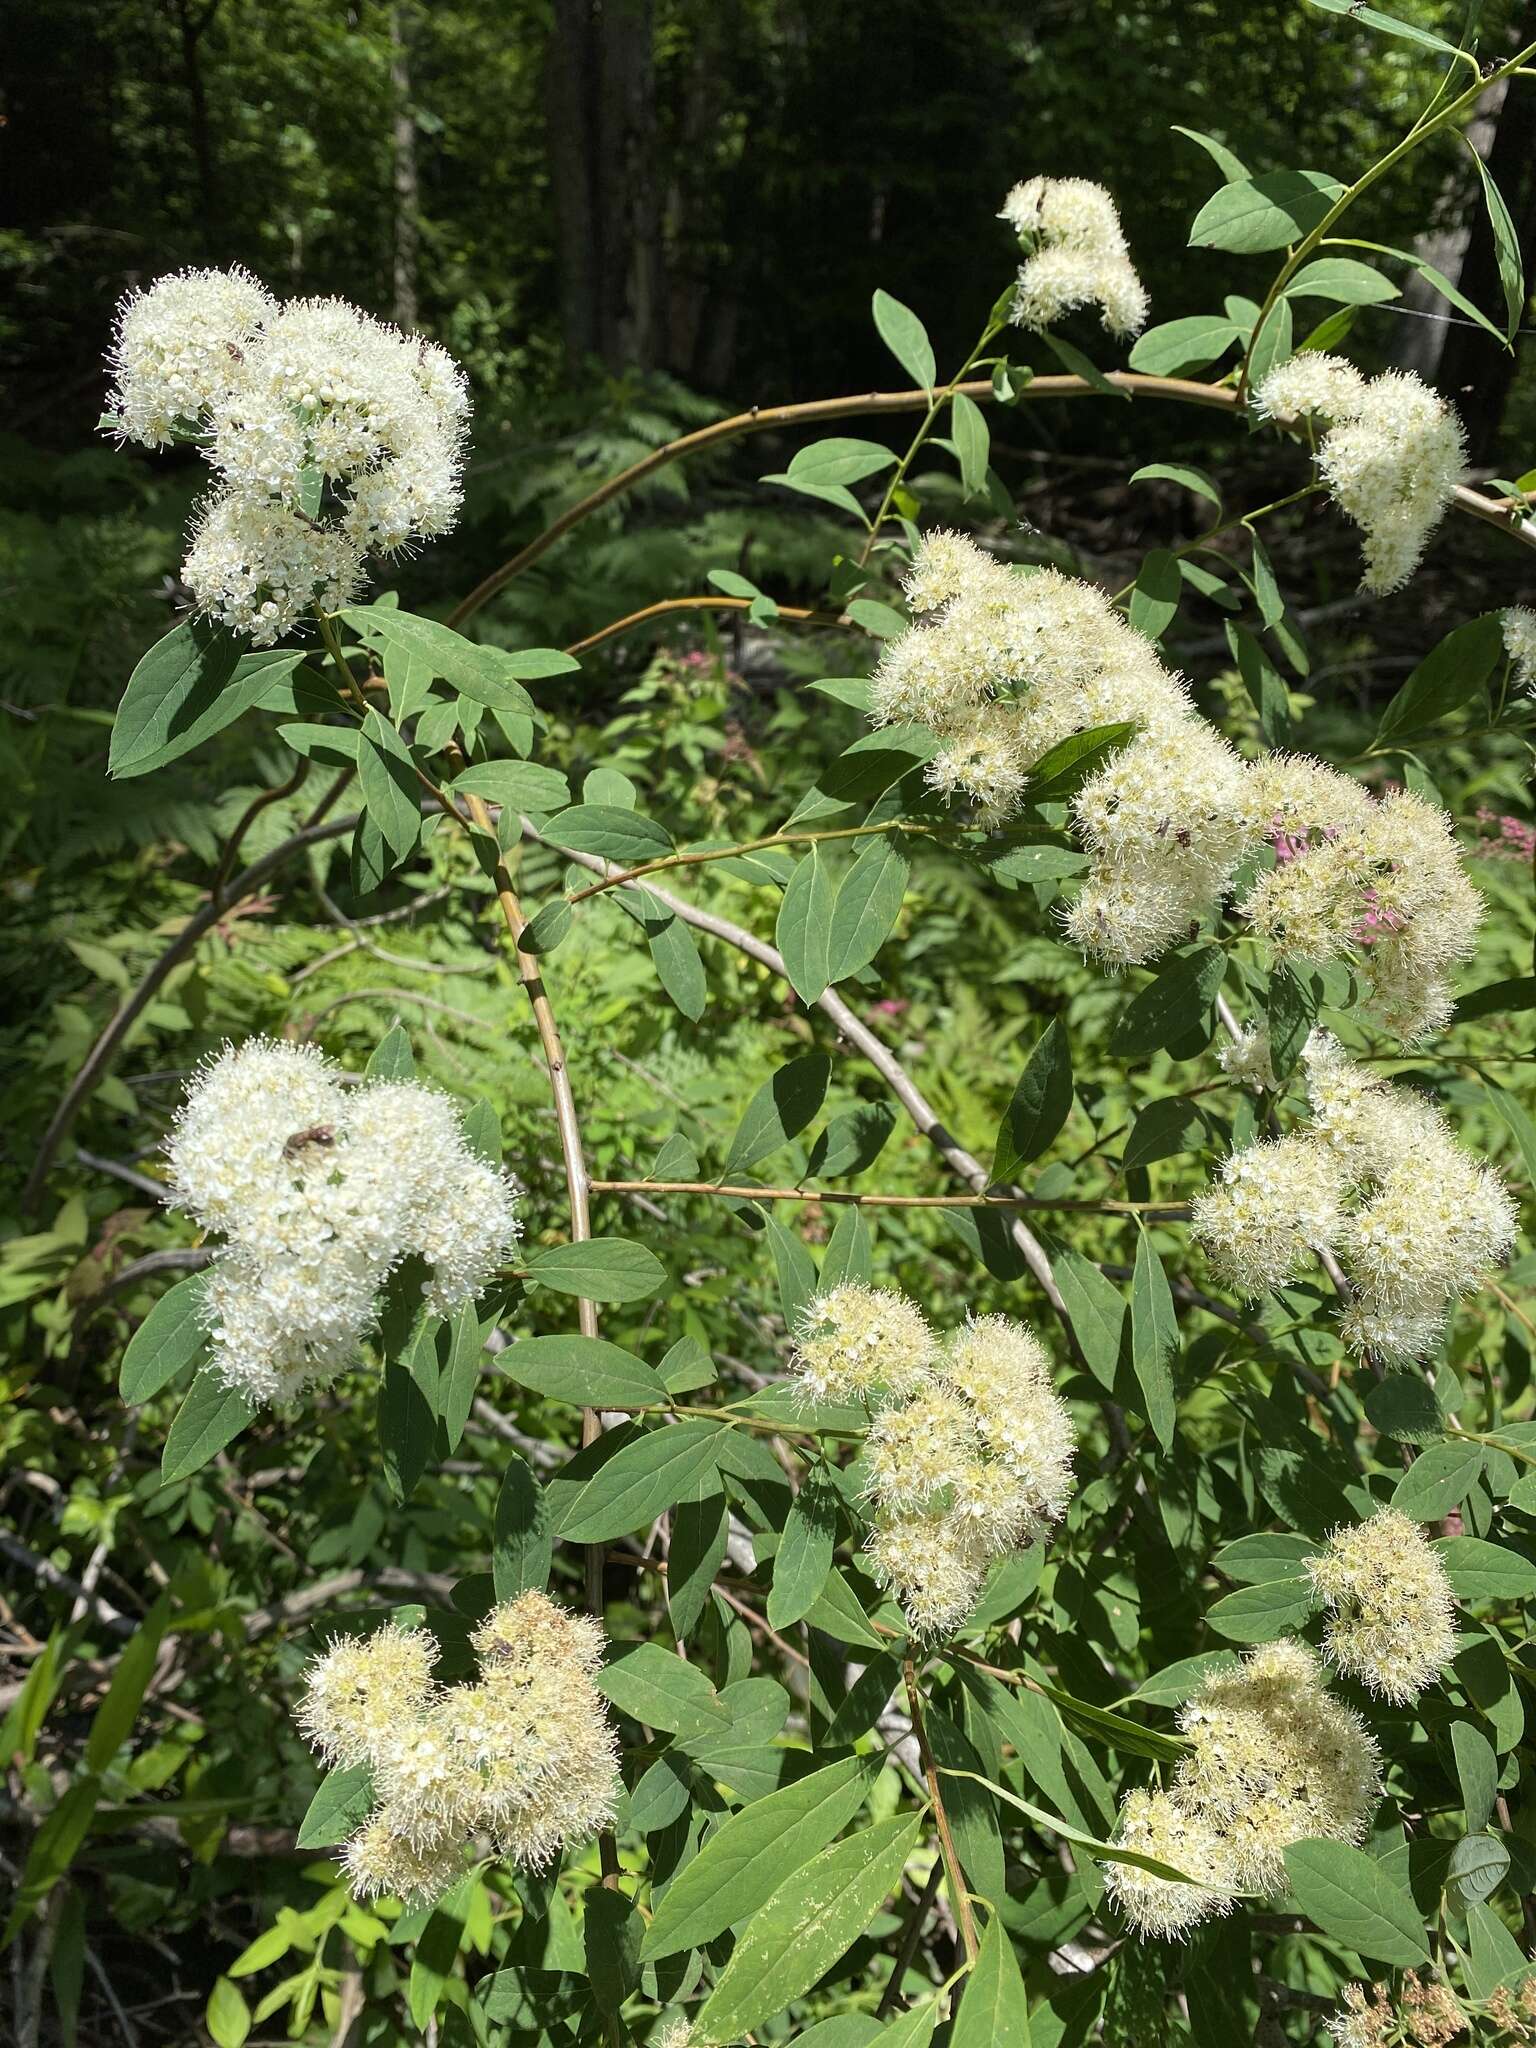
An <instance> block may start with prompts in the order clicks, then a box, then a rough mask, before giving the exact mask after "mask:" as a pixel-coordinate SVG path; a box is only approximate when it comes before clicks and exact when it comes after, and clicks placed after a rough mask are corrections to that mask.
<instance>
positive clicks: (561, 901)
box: [517, 896, 576, 953]
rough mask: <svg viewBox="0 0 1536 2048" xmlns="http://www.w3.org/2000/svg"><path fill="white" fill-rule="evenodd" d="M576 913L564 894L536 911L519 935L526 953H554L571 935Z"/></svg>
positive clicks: (520, 946)
mask: <svg viewBox="0 0 1536 2048" xmlns="http://www.w3.org/2000/svg"><path fill="white" fill-rule="evenodd" d="M575 923H576V913H575V911H574V910H573V909H572V908H571V906H570V904H569V903H568V902H567V901H566V899H565V898H564V897H563V896H556V897H554V898H552V899H551V901H550V902H548V903H546V904H545V905H544V908H543V909H542V910H538V911H535V912H534V914H533V916H532V917H530V918H529V920H528V922H527V923H526V924H525V925H524V926H523V928H522V930H521V931H520V932H519V933H518V935H517V943H518V946H519V948H520V949H521V950H522V951H523V952H524V953H553V952H554V950H555V948H556V947H557V946H560V945H563V944H564V942H565V941H566V940H567V939H568V938H569V937H570V935H571V932H572V930H573V929H574V927H575Z"/></svg>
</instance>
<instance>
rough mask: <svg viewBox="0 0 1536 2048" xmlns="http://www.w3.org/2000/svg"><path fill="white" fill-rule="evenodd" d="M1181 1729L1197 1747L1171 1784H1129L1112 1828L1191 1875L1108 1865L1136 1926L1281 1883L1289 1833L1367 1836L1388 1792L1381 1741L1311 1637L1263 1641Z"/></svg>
mask: <svg viewBox="0 0 1536 2048" xmlns="http://www.w3.org/2000/svg"><path fill="white" fill-rule="evenodd" d="M1179 1727H1180V1729H1181V1730H1182V1732H1183V1733H1184V1734H1185V1735H1186V1736H1187V1737H1188V1738H1189V1740H1190V1743H1191V1745H1192V1747H1191V1748H1190V1750H1189V1751H1188V1752H1187V1754H1186V1755H1184V1756H1183V1757H1182V1758H1181V1759H1180V1760H1179V1763H1178V1764H1177V1765H1176V1767H1175V1769H1174V1773H1173V1779H1172V1782H1171V1784H1170V1785H1169V1787H1168V1789H1167V1790H1166V1791H1148V1790H1144V1791H1138V1792H1132V1793H1131V1794H1130V1795H1129V1796H1128V1797H1127V1799H1126V1801H1125V1803H1124V1805H1123V1806H1122V1808H1121V1812H1120V1825H1119V1827H1118V1829H1117V1830H1116V1837H1115V1839H1116V1841H1117V1842H1119V1843H1121V1844H1122V1845H1123V1846H1124V1847H1126V1848H1130V1849H1137V1850H1140V1851H1141V1852H1142V1853H1143V1854H1145V1855H1149V1856H1155V1857H1157V1858H1158V1860H1159V1861H1161V1862H1165V1863H1169V1864H1171V1865H1172V1866H1173V1868H1174V1869H1176V1870H1182V1871H1183V1872H1184V1874H1185V1876H1186V1877H1188V1878H1192V1879H1194V1880H1195V1882H1193V1883H1191V1884H1179V1883H1175V1882H1174V1881H1173V1880H1172V1879H1168V1878H1161V1877H1157V1876H1154V1875H1153V1873H1152V1872H1151V1871H1147V1870H1141V1869H1138V1868H1137V1867H1136V1866H1135V1865H1134V1864H1124V1863H1110V1864H1106V1866H1105V1873H1104V1874H1105V1880H1106V1883H1107V1884H1108V1887H1109V1890H1110V1893H1111V1895H1112V1896H1113V1898H1114V1899H1115V1902H1116V1904H1117V1905H1118V1906H1119V1907H1120V1910H1121V1912H1122V1913H1124V1915H1125V1917H1126V1919H1127V1920H1128V1921H1129V1922H1130V1924H1131V1926H1132V1927H1133V1928H1134V1929H1135V1931H1136V1932H1137V1933H1138V1934H1143V1935H1145V1934H1155V1935H1161V1936H1181V1935H1184V1934H1186V1933H1187V1932H1188V1931H1189V1929H1190V1928H1191V1927H1193V1926H1195V1925H1196V1924H1197V1923H1198V1922H1199V1921H1201V1920H1205V1919H1209V1918H1210V1917H1211V1916H1212V1915H1213V1914H1218V1913H1225V1912H1227V1911H1228V1910H1229V1909H1230V1907H1231V1905H1232V1903H1233V1900H1234V1897H1235V1896H1236V1894H1238V1893H1239V1892H1257V1893H1260V1894H1265V1895H1267V1894H1270V1893H1274V1892H1278V1891H1280V1890H1282V1889H1283V1888H1284V1885H1285V1850H1286V1847H1287V1845H1288V1844H1289V1843H1291V1842H1299V1841H1302V1840H1304V1839H1313V1838H1319V1837H1320V1838H1323V1839H1326V1840H1330V1841H1338V1842H1358V1841H1359V1840H1360V1838H1361V1837H1362V1835H1364V1833H1365V1831H1366V1828H1367V1827H1368V1825H1369V1823H1370V1817H1371V1814H1372V1812H1373V1810H1374V1808H1375V1804H1376V1801H1377V1800H1378V1799H1379V1798H1380V1796H1381V1768H1380V1758H1379V1755H1378V1753H1377V1749H1376V1745H1375V1743H1374V1741H1373V1740H1372V1738H1371V1735H1370V1732H1369V1730H1368V1729H1367V1728H1366V1725H1365V1723H1364V1722H1363V1721H1362V1720H1361V1719H1360V1717H1359V1715H1358V1714H1355V1713H1353V1712H1351V1710H1350V1709H1349V1708H1348V1707H1346V1706H1345V1705H1344V1704H1343V1703H1342V1702H1341V1701H1340V1700H1337V1699H1335V1698H1334V1696H1333V1694H1332V1693H1330V1692H1329V1690H1328V1688H1327V1686H1326V1684H1325V1683H1324V1679H1323V1671H1322V1667H1321V1665H1320V1664H1319V1663H1318V1660H1317V1657H1316V1655H1315V1654H1314V1653H1313V1652H1312V1651H1311V1650H1309V1649H1308V1648H1307V1647H1306V1645H1305V1644H1304V1643H1299V1642H1296V1641H1294V1640H1293V1639H1291V1638H1289V1637H1287V1638H1285V1639H1283V1640H1282V1641H1280V1642H1276V1643H1264V1644H1261V1645H1260V1646H1259V1647H1258V1648H1257V1649H1255V1650H1252V1651H1250V1652H1249V1654H1248V1655H1247V1656H1246V1657H1245V1658H1244V1659H1243V1661H1242V1662H1241V1663H1240V1664H1239V1665H1238V1666H1237V1667H1236V1668H1235V1669H1230V1670H1225V1671H1218V1672H1215V1673H1213V1674H1212V1675H1211V1676H1210V1677H1208V1678H1207V1679H1206V1680H1205V1681H1204V1682H1203V1684H1202V1685H1201V1686H1200V1688H1199V1690H1198V1691H1197V1692H1196V1693H1195V1694H1194V1695H1193V1696H1192V1697H1191V1699H1190V1700H1189V1701H1188V1702H1187V1703H1186V1705H1185V1706H1184V1708H1183V1709H1182V1711H1181V1712H1180V1715H1179Z"/></svg>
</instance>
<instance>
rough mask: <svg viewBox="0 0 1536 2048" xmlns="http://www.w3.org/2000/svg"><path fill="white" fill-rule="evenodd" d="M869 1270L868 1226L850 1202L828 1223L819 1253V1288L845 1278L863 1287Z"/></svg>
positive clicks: (838, 1283) (870, 1267)
mask: <svg viewBox="0 0 1536 2048" xmlns="http://www.w3.org/2000/svg"><path fill="white" fill-rule="evenodd" d="M871 1272H872V1265H871V1255H870V1243H869V1226H868V1224H866V1223H865V1221H864V1217H863V1213H862V1212H861V1211H860V1210H858V1209H856V1208H854V1207H852V1206H851V1205H850V1206H849V1207H848V1208H845V1209H844V1210H843V1212H842V1214H841V1215H840V1216H839V1217H838V1219H837V1221H836V1223H835V1224H834V1225H833V1226H832V1235H831V1236H830V1237H829V1238H828V1239H827V1248H826V1250H825V1251H824V1252H823V1253H822V1256H821V1286H822V1290H823V1292H825V1291H826V1290H827V1289H829V1288H833V1287H841V1286H842V1285H843V1283H844V1281H847V1280H856V1281H858V1282H860V1283H861V1284H862V1285H864V1286H866V1287H867V1286H868V1285H869V1281H870V1277H871Z"/></svg>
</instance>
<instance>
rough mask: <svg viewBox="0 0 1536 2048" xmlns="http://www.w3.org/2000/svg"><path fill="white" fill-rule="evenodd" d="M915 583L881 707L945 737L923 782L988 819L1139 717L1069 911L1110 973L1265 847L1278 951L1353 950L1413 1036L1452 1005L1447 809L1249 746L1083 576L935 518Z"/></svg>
mask: <svg viewBox="0 0 1536 2048" xmlns="http://www.w3.org/2000/svg"><path fill="white" fill-rule="evenodd" d="M905 587H906V593H907V598H908V601H909V603H910V604H911V607H912V609H913V611H914V612H915V613H916V614H917V615H918V617H917V619H916V621H915V622H914V624H913V625H912V626H910V627H909V628H908V630H907V631H906V632H905V633H902V634H900V635H898V636H897V637H896V638H895V639H893V640H891V641H889V642H887V644H886V646H885V648H884V650H883V652H882V655H881V659H880V663H879V666H878V667H877V669H876V671H875V674H874V677H873V681H872V709H871V715H872V717H873V718H874V721H875V723H876V724H877V725H891V724H898V723H903V722H915V723H919V724H922V725H926V726H927V727H929V728H930V730H932V731H933V732H934V733H935V734H937V736H938V738H939V740H940V742H941V745H940V748H939V751H938V753H937V755H936V757H935V758H934V760H933V762H932V763H931V765H930V767H929V770H928V775H929V780H930V782H931V783H932V784H933V785H934V786H935V787H936V788H938V789H939V790H941V791H942V792H943V793H944V794H945V795H946V796H950V797H953V796H955V795H959V794H963V795H966V796H969V797H970V798H971V799H972V800H973V801H974V802H975V803H976V804H977V805H978V806H979V807H980V812H981V818H982V821H983V822H984V823H997V822H1000V821H1001V820H1003V819H1004V818H1006V817H1007V816H1008V815H1009V813H1010V812H1012V811H1014V810H1017V809H1018V807H1019V805H1020V803H1021V802H1022V801H1023V800H1024V798H1025V797H1026V795H1027V790H1028V782H1029V775H1030V771H1031V769H1032V768H1033V767H1034V765H1035V764H1036V763H1037V762H1038V761H1039V760H1040V759H1041V757H1042V756H1043V755H1045V754H1046V753H1047V752H1049V750H1050V749H1051V748H1053V747H1055V746H1057V745H1058V744H1059V743H1060V742H1061V741H1063V740H1065V739H1067V738H1069V737H1070V736H1071V735H1072V734H1074V733H1079V732H1084V731H1087V730H1090V729H1093V728H1096V727H1101V726H1108V725H1117V724H1130V725H1133V726H1134V727H1135V728H1136V731H1135V736H1134V737H1133V738H1132V739H1131V741H1130V742H1129V744H1127V745H1126V746H1123V747H1122V748H1121V749H1120V750H1119V751H1118V752H1117V753H1116V754H1114V755H1113V757H1112V758H1111V759H1110V760H1109V761H1108V762H1107V763H1106V764H1105V765H1104V766H1103V767H1101V768H1099V769H1098V770H1097V772H1096V773H1094V774H1093V775H1091V776H1090V777H1089V778H1088V780H1087V781H1086V782H1085V783H1084V784H1083V786H1082V788H1081V789H1080V790H1079V791H1078V793H1077V795H1076V796H1075V797H1074V798H1073V799H1072V804H1071V821H1072V825H1073V827H1074V829H1075V831H1076V833H1077V836H1078V838H1079V839H1080V841H1081V843H1082V845H1083V846H1084V848H1085V849H1086V850H1087V852H1088V853H1089V854H1090V855H1091V856H1092V863H1093V864H1092V867H1091V869H1090V871H1089V873H1088V874H1087V876H1086V877H1085V879H1084V882H1083V885H1082V887H1081V889H1080V891H1079V892H1078V894H1077V896H1076V898H1075V900H1074V901H1073V902H1072V904H1071V906H1070V908H1069V909H1068V911H1067V913H1066V927H1067V930H1068V932H1069V934H1070V935H1071V937H1072V938H1073V939H1074V940H1075V941H1076V942H1077V943H1078V944H1079V945H1080V946H1082V947H1083V948H1084V950H1085V951H1086V952H1089V953H1091V954H1094V955H1096V956H1097V957H1098V958H1099V959H1101V960H1103V961H1104V962H1105V963H1106V965H1109V966H1112V967H1122V966H1135V965H1140V964H1142V963H1144V962H1146V961H1149V960H1154V959H1156V958H1157V957H1158V955H1159V954H1161V953H1162V952H1164V951H1165V950H1166V949H1167V947H1168V946H1169V945H1171V944H1173V943H1174V942H1175V941H1177V940H1179V939H1182V938H1186V937H1188V936H1191V935H1192V934H1193V933H1194V932H1196V931H1198V929H1199V927H1200V925H1201V923H1202V922H1203V921H1204V920H1205V919H1207V918H1208V917H1210V916H1211V915H1212V914H1213V913H1214V912H1215V911H1216V909H1217V908H1218V907H1219V905H1220V904H1221V902H1222V901H1223V899H1224V897H1225V896H1226V895H1227V893H1228V892H1229V891H1230V889H1231V887H1232V884H1233V880H1234V878H1235V876H1236V874H1237V871H1238V869H1239V867H1240V866H1241V864H1242V863H1243V862H1244V861H1245V860H1247V859H1249V858H1250V857H1252V856H1253V855H1255V854H1257V853H1259V852H1261V851H1263V850H1264V849H1266V848H1267V849H1268V850H1269V852H1270V853H1271V855H1272V858H1273V863H1274V866H1273V870H1272V871H1265V872H1263V873H1261V874H1260V876H1259V878H1258V880H1257V882H1256V883H1255V884H1254V885H1253V887H1252V889H1251V890H1250V892H1249V894H1248V896H1247V897H1246V899H1245V900H1244V901H1243V902H1242V903H1241V904H1240V905H1239V906H1238V907H1239V910H1240V911H1241V912H1242V913H1243V914H1244V915H1246V916H1247V917H1249V918H1250V919H1251V920H1252V922H1253V924H1254V926H1255V928H1256V929H1257V930H1258V931H1259V933H1260V934H1261V935H1262V936H1263V937H1264V938H1266V939H1267V940H1268V941H1269V943H1270V944H1271V945H1272V946H1273V947H1274V948H1275V951H1276V953H1277V955H1278V957H1280V958H1282V959H1286V958H1290V957H1293V956H1303V957H1306V958H1308V959H1311V960H1314V961H1318V962H1324V961H1328V960H1332V959H1339V958H1345V957H1347V958H1349V959H1350V960H1351V961H1352V962H1354V963H1355V966H1356V971H1357V973H1358V974H1359V977H1360V979H1361V981H1362V983H1363V984H1364V986H1365V989H1366V992H1367V997H1368V1000H1369V1001H1370V1002H1371V1003H1372V1004H1373V1006H1374V1007H1375V1008H1376V1010H1377V1011H1378V1013H1379V1014H1380V1015H1381V1017H1382V1019H1383V1021H1384V1022H1385V1023H1387V1024H1388V1025H1389V1027H1390V1028H1392V1029H1393V1030H1395V1031H1397V1032H1398V1033H1399V1035H1401V1036H1403V1037H1405V1038H1411V1037H1415V1036H1418V1035H1420V1034H1421V1033H1422V1032H1424V1031H1426V1030H1429V1029H1432V1028H1433V1027H1434V1026H1435V1025H1437V1024H1439V1023H1441V1022H1443V1021H1444V1018H1445V1016H1446V1015H1448V1014H1449V1009H1450V992H1449V974H1450V971H1451V969H1452V968H1453V967H1454V965H1455V964H1456V963H1457V962H1458V961H1460V960H1463V959H1465V958H1466V957H1467V956H1468V955H1469V953H1470V952H1471V950H1472V947H1473V945H1474V943H1475V939H1476V931H1477V925H1478V923H1479V921H1480V918H1481V914H1482V901H1481V898H1480V897H1479V895H1478V893H1477V891H1476V889H1475V888H1474V887H1473V885H1472V883H1471V882H1470V881H1469V880H1468V878H1467V875H1466V873H1465V871H1464V869H1463V866H1462V863H1461V858H1460V855H1459V853H1458V852H1457V849H1456V845H1455V841H1454V838H1453V836H1452V829H1451V825H1450V821H1449V820H1448V819H1447V818H1446V816H1445V815H1444V813H1443V812H1441V811H1439V810H1436V809H1435V808H1434V807H1433V806H1432V805H1430V804H1427V803H1426V802H1425V801H1424V800H1423V799H1422V798H1420V797H1416V796H1412V795H1409V794H1399V795H1395V796H1392V797H1389V798H1387V799H1386V800H1385V801H1384V802H1379V803H1378V802H1376V801H1375V800H1374V799H1373V798H1372V797H1371V796H1370V795H1369V794H1368V793H1367V792H1366V791H1365V790H1364V789H1362V788H1361V787H1360V785H1359V784H1358V783H1356V782H1353V781H1351V780H1350V778H1349V777H1348V776H1346V775H1341V774H1339V773H1338V772H1337V771H1336V770H1334V769H1331V768H1328V767H1326V766H1324V765H1323V763H1321V762H1318V761H1312V760H1309V759H1307V758H1305V757H1303V756H1297V755H1288V754H1265V755H1262V756H1260V757H1259V758H1258V759H1257V760H1255V761H1250V762H1245V761H1243V760H1242V759H1241V758H1240V757H1239V756H1238V755H1237V754H1236V753H1235V752H1234V750H1233V749H1232V748H1231V747H1230V746H1229V745H1228V744H1227V742H1226V740H1224V739H1223V738H1222V737H1221V735H1220V734H1219V733H1218V732H1217V731H1216V729H1215V727H1214V726H1212V725H1211V724H1210V723H1209V722H1208V721H1207V720H1206V719H1204V718H1203V717H1202V716H1201V715H1200V713H1199V711H1198V710H1197V709H1196V707H1195V705H1194V702H1193V700H1192V699H1191V697H1190V695H1189V692H1188V690H1187V688H1186V687H1185V685H1184V683H1183V681H1182V679H1181V678H1180V677H1178V676H1177V675H1173V674H1170V672H1169V671H1168V670H1167V669H1166V668H1165V667H1164V666H1163V663H1162V661H1161V660H1160V659H1159V657H1158V654H1157V651H1156V649H1155V648H1154V647H1153V645H1152V644H1151V642H1150V641H1148V640H1147V639H1146V638H1145V637H1144V636H1143V635H1142V634H1140V633H1137V632H1135V631H1133V630H1132V628H1131V627H1130V625H1129V624H1128V623H1127V622H1126V620H1125V618H1124V617H1123V615H1122V614H1121V613H1120V612H1118V611H1117V610H1116V609H1115V607H1114V606H1113V605H1112V604H1111V603H1110V601H1109V599H1108V598H1107V597H1106V596H1105V595H1104V593H1103V592H1102V591H1099V590H1096V589H1094V588H1093V587H1092V585H1090V584H1087V583H1083V582H1080V581H1078V580H1076V579H1075V578H1073V577H1069V576H1063V575H1061V574H1059V573H1058V572H1057V571H1055V570H1052V569H1043V570H1037V571H1033V572H1030V571H1023V572H1015V571H1013V570H1010V569H1009V568H1008V567H1006V566H1005V565H1004V564H1003V563H1001V562H998V561H996V560H995V559H994V558H993V557H992V556H991V555H989V554H987V553H986V552H985V551H984V550H983V549H981V548H980V547H978V546H977V545H976V543H975V542H974V541H972V540H970V539H968V538H966V537H965V536H964V535H961V534H957V533H948V532H942V531H940V532H935V533H931V534H929V535H927V536H926V537H925V538H924V540H923V543H922V546H921V547H920V549H919V550H918V553H917V557H916V559H915V561H914V562H913V565H912V570H911V573H910V575H909V576H908V578H907V581H906V586H905Z"/></svg>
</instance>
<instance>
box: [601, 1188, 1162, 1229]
mask: <svg viewBox="0 0 1536 2048" xmlns="http://www.w3.org/2000/svg"><path fill="white" fill-rule="evenodd" d="M587 1185H588V1187H589V1188H590V1189H591V1191H592V1193H593V1194H594V1195H640V1194H644V1195H720V1196H723V1197H724V1198H725V1199H726V1200H728V1201H742V1202H831V1203H845V1204H847V1205H849V1206H851V1207H855V1208H862V1209H1046V1210H1049V1211H1050V1212H1051V1213H1052V1214H1061V1215H1068V1214H1081V1215H1084V1216H1161V1217H1166V1218H1167V1219H1169V1220H1170V1221H1172V1222H1179V1221H1181V1220H1182V1219H1183V1218H1185V1217H1187V1216H1188V1215H1189V1204H1188V1203H1187V1202H1087V1201H1061V1202H1055V1201H1051V1200H1049V1199H1047V1198H1046V1197H1044V1196H1036V1195H1017V1194H1007V1193H1004V1194H989V1193H978V1194H972V1195H890V1194H857V1193H855V1192H854V1191H853V1190H851V1189H847V1188H759V1187H753V1186H752V1184H751V1183H750V1182H749V1181H742V1182H739V1183H737V1182H731V1181H718V1180H594V1181H589V1182H588V1183H587Z"/></svg>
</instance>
